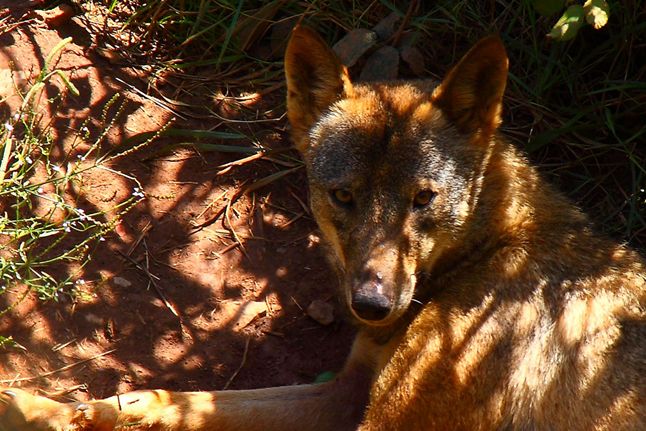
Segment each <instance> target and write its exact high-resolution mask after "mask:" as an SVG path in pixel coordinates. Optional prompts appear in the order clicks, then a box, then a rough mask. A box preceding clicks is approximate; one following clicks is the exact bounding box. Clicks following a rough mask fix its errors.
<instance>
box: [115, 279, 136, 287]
mask: <svg viewBox="0 0 646 431" xmlns="http://www.w3.org/2000/svg"><path fill="white" fill-rule="evenodd" d="M112 282H113V283H114V284H115V285H116V286H119V287H130V286H132V283H131V282H130V280H126V279H125V278H123V277H114V278H113V279H112Z"/></svg>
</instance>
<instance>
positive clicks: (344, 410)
mask: <svg viewBox="0 0 646 431" xmlns="http://www.w3.org/2000/svg"><path fill="white" fill-rule="evenodd" d="M357 341H359V340H357ZM361 344H362V343H360V342H355V348H354V349H353V354H352V355H351V357H350V359H349V360H348V363H347V365H346V367H345V368H344V370H343V372H341V373H340V374H339V376H338V377H337V378H336V379H335V380H333V381H330V382H327V383H323V384H315V385H297V386H284V387H276V388H267V389H257V390H246V391H219V392H169V391H163V390H150V391H137V392H130V393H126V394H123V395H119V396H113V397H110V398H107V399H104V400H97V401H92V402H88V403H70V404H61V403H57V402H55V401H52V400H49V399H46V398H42V397H37V396H33V395H30V394H28V393H26V392H24V391H21V390H17V389H6V390H4V391H1V392H0V431H9V430H11V431H28V430H29V431H45V430H47V431H50V430H56V431H80V430H84V431H90V430H91V431H112V430H164V431H179V430H182V431H215V430H227V431H228V430H244V431H255V430H258V431H261V430H262V431H271V430H281V431H283V430H284V431H288V430H299V431H300V430H313V431H314V430H316V431H318V430H346V429H347V430H351V429H355V428H356V426H357V425H358V423H359V422H360V421H361V419H362V416H363V412H364V410H365V406H366V403H367V400H368V393H369V390H370V385H371V384H372V378H373V373H374V371H373V369H372V367H371V364H370V363H366V362H365V361H364V359H366V358H368V357H370V356H371V355H370V354H367V352H366V351H365V350H366V349H364V348H357V346H358V345H361ZM364 344H365V343H364Z"/></svg>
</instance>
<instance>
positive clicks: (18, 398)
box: [0, 388, 113, 431]
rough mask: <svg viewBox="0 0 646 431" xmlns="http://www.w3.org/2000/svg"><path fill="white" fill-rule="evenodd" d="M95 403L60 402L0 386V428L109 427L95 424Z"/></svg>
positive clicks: (87, 430)
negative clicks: (93, 404) (0, 387)
mask: <svg viewBox="0 0 646 431" xmlns="http://www.w3.org/2000/svg"><path fill="white" fill-rule="evenodd" d="M94 410H95V409H94V407H93V406H92V405H90V404H85V403H72V404H62V403H59V402H56V401H53V400H50V399H48V398H43V397H39V396H36V395H32V394H30V393H28V392H25V391H23V390H21V389H14V388H7V389H0V431H111V430H112V429H113V427H112V426H103V427H101V426H97V425H96V424H95V423H94V420H93V418H94V417H95V416H96V412H95V411H94Z"/></svg>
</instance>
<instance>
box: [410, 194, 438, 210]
mask: <svg viewBox="0 0 646 431" xmlns="http://www.w3.org/2000/svg"><path fill="white" fill-rule="evenodd" d="M434 197H435V193H433V192H432V191H430V190H422V191H421V192H419V193H417V194H416V195H415V198H413V206H414V207H415V208H422V207H425V206H427V205H428V204H430V203H431V202H432V201H433V198H434Z"/></svg>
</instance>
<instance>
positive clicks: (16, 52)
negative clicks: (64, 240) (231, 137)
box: [0, 0, 353, 400]
mask: <svg viewBox="0 0 646 431" xmlns="http://www.w3.org/2000/svg"><path fill="white" fill-rule="evenodd" d="M37 3H38V2H27V1H15V0H0V19H1V20H2V22H3V28H4V29H9V31H5V32H3V33H2V34H0V71H1V72H2V74H1V75H0V92H1V94H0V100H2V106H1V111H2V115H3V117H4V118H6V117H5V116H6V115H10V113H11V112H13V111H14V110H15V109H16V107H17V106H18V104H19V103H20V99H18V98H17V96H15V86H17V87H24V86H25V85H28V84H29V83H30V82H33V79H34V76H35V75H37V74H38V72H39V70H40V68H41V67H42V66H43V62H44V60H45V58H46V56H47V54H48V53H49V52H50V51H51V49H52V48H53V47H54V46H55V45H56V44H57V43H59V42H60V41H61V40H62V39H63V38H65V37H68V36H71V37H72V38H73V41H72V42H71V43H69V44H68V45H67V46H66V48H65V49H64V51H63V52H62V54H61V55H60V58H58V57H57V58H58V60H57V62H56V67H57V68H58V69H59V70H62V71H63V72H64V73H66V74H67V75H68V76H70V77H71V80H72V82H73V83H74V84H75V85H76V87H77V88H78V89H79V91H80V93H81V95H80V96H79V97H66V98H65V99H64V100H63V102H62V103H61V104H59V106H57V107H56V108H55V109H54V108H52V107H47V106H45V107H44V108H43V109H44V111H43V112H42V115H43V116H44V118H46V119H47V118H51V119H52V124H53V127H52V131H53V132H52V138H53V140H54V142H55V146H54V151H53V153H52V158H53V159H54V160H56V158H57V157H58V158H59V159H62V158H64V157H66V154H67V155H69V153H71V154H72V155H73V154H74V153H75V152H78V153H79V154H80V153H81V152H82V151H83V150H84V147H83V146H82V145H81V146H78V147H73V146H74V145H76V144H75V141H74V139H73V137H74V136H76V134H77V133H78V131H79V130H80V129H81V128H82V127H86V126H87V127H88V129H89V133H93V134H100V133H101V130H103V128H104V127H105V125H104V124H99V122H98V121H97V120H96V119H97V118H99V117H100V116H101V113H102V110H103V109H104V107H105V106H106V104H107V103H108V101H109V100H111V98H113V96H114V95H120V103H123V112H121V114H120V115H118V118H117V121H116V122H115V124H114V126H113V127H111V128H110V129H109V133H108V136H107V145H108V146H112V147H114V148H115V149H119V145H122V143H123V142H124V139H126V138H128V137H130V136H134V135H137V134H139V133H142V132H150V131H156V130H159V129H160V128H161V127H163V126H164V125H165V124H167V123H168V122H169V121H171V119H172V118H173V117H175V121H174V123H173V127H176V128H190V129H201V130H209V129H212V128H214V127H216V125H217V124H218V121H219V120H216V119H214V118H209V117H208V116H206V115H205V116H203V118H196V117H195V116H193V117H187V116H185V117H186V118H188V119H187V120H183V119H182V118H181V117H179V116H178V115H177V114H179V115H181V110H177V111H175V112H173V111H172V110H171V109H170V108H168V106H167V105H164V106H161V105H163V104H160V103H158V102H157V101H156V100H155V99H153V98H150V97H145V96H143V95H144V94H145V93H146V91H147V86H146V79H147V78H148V77H149V76H148V74H147V73H148V72H147V71H146V70H144V69H142V68H134V67H132V68H128V67H123V66H121V65H119V64H118V63H119V62H118V61H117V62H114V61H111V59H110V58H109V57H106V56H105V55H100V52H99V51H98V50H97V49H96V46H95V42H96V40H97V36H98V35H97V34H96V33H93V32H95V30H92V28H90V27H88V26H87V25H86V24H85V21H84V20H82V19H80V17H78V16H76V17H73V18H71V19H67V20H64V21H63V22H50V21H48V20H47V19H45V18H43V17H42V16H39V15H38V14H34V13H33V10H34V6H33V5H34V4H37ZM30 10H31V12H30ZM61 88H62V84H61V83H60V82H59V81H56V80H53V82H52V84H50V85H48V86H47V87H46V89H45V91H46V93H47V96H48V97H54V96H55V95H56V94H58V92H60V91H61ZM277 93H280V92H277ZM270 102H271V101H268V102H266V103H264V104H262V106H260V105H259V106H257V107H252V109H256V110H258V112H259V113H261V114H262V118H264V119H266V120H267V121H268V123H266V124H265V123H263V124H262V127H260V128H259V129H258V130H256V131H254V133H257V136H258V139H259V140H260V141H261V143H262V144H263V145H264V146H267V147H269V148H273V149H275V148H287V147H288V145H289V143H288V141H287V138H286V134H285V131H284V127H285V122H284V120H283V119H282V118H281V112H274V111H273V110H272V107H271V106H269V105H270ZM113 109H115V108H113ZM259 115H260V114H259ZM88 118H91V119H93V120H91V121H90V122H89V123H86V120H87V119H88ZM166 143H167V142H164V140H160V143H157V142H155V143H154V144H152V145H150V146H147V147H146V148H143V149H141V150H138V151H135V152H133V153H132V154H129V155H128V156H126V157H121V158H117V159H116V160H114V161H113V162H111V166H110V167H111V168H112V169H113V170H115V171H120V172H123V173H126V174H127V175H130V176H132V177H135V178H137V179H138V180H139V182H140V183H141V185H142V186H143V190H144V192H145V193H146V196H147V198H146V199H145V200H144V201H142V202H141V203H139V204H138V205H137V206H136V207H135V208H134V209H133V210H132V211H131V212H130V213H129V214H128V215H127V217H126V218H125V219H124V220H123V221H122V222H121V223H120V224H119V225H118V226H117V229H116V230H115V232H114V233H112V234H111V235H109V236H108V237H106V238H105V239H106V241H105V242H103V243H102V245H101V246H100V247H98V248H97V249H96V251H94V252H93V255H92V260H91V262H90V264H89V266H87V267H85V268H84V269H83V273H82V282H80V283H83V284H82V285H81V284H80V285H79V289H80V290H81V292H82V295H79V296H77V298H76V299H75V300H74V301H72V300H70V299H69V298H67V297H65V296H62V297H61V298H60V300H59V301H58V302H56V301H50V302H47V303H42V302H40V301H37V300H36V298H35V297H34V296H33V295H31V294H30V295H28V296H27V297H26V298H25V299H24V300H22V301H19V302H18V305H17V306H16V307H15V308H13V309H11V310H10V311H9V312H7V313H5V314H3V315H1V316H0V334H1V335H5V336H8V335H11V336H12V337H13V339H14V340H15V341H16V342H17V343H18V346H16V347H13V348H10V349H6V350H0V380H2V382H1V383H0V384H2V385H15V386H17V387H23V388H33V389H35V390H36V389H37V390H40V391H42V393H45V394H48V395H50V396H55V397H58V399H62V400H65V399H78V400H86V399H89V398H101V397H105V396H109V395H112V394H114V393H117V392H118V393H123V392H126V391H130V390H135V389H139V388H165V389H173V390H214V389H222V388H225V387H228V388H232V389H233V388H253V387H264V386H274V385H289V384H294V383H303V382H311V381H313V380H314V379H315V378H316V376H317V375H319V374H320V373H322V372H325V371H328V370H333V371H334V370H338V369H339V368H340V367H341V366H342V364H343V361H344V359H345V357H346V354H347V352H348V350H349V347H350V341H351V337H352V333H353V330H352V328H351V326H350V325H348V324H347V323H344V320H343V318H342V316H341V315H340V307H339V306H338V304H337V303H336V299H335V288H336V281H335V278H334V276H333V275H332V274H331V273H330V271H329V269H328V267H327V265H326V263H325V260H324V258H323V253H322V250H321V246H320V244H319V233H318V232H317V230H316V226H315V223H314V222H313V220H312V218H311V216H310V214H309V212H308V210H307V206H306V204H305V203H306V202H307V194H306V193H307V192H306V188H305V185H304V181H305V178H304V172H303V171H302V169H296V170H295V171H294V172H293V173H290V174H289V175H285V176H284V177H282V178H280V179H279V180H276V181H274V182H272V183H271V184H270V185H268V186H266V187H263V188H260V189H258V190H256V191H255V192H254V193H251V194H248V195H245V196H241V197H240V198H239V199H237V200H235V202H234V203H233V204H232V205H231V208H230V210H229V211H227V214H228V220H225V217H224V215H223V213H222V211H221V210H222V209H223V208H224V207H225V206H226V203H227V202H230V201H231V200H232V199H233V197H234V196H235V195H236V194H237V193H238V192H239V191H240V190H241V188H242V187H243V186H244V185H247V184H250V183H252V182H253V181H255V180H257V179H260V178H263V177H266V176H267V175H270V174H273V173H276V172H280V171H284V170H285V169H286V168H285V167H284V166H279V165H277V164H275V163H272V162H271V161H266V160H265V161H258V162H255V163H249V164H246V165H244V166H240V167H234V168H233V169H231V171H230V172H228V173H227V174H225V175H218V174H217V173H218V171H219V170H220V168H218V167H219V166H221V165H223V164H225V163H227V162H231V161H234V160H237V159H239V158H240V156H239V155H227V154H224V153H217V152H198V151H196V150H195V149H192V148H190V147H185V148H182V149H174V150H170V151H164V152H160V151H159V148H158V147H156V146H157V145H165V144H166ZM246 145H248V143H247V144H246ZM165 148H168V147H167V146H166V145H165ZM293 155H294V156H296V154H295V153H294V154H293ZM135 185H136V184H134V183H133V182H132V181H129V180H128V178H127V177H125V176H123V175H119V176H116V175H114V174H112V173H111V172H109V171H97V170H94V171H92V174H91V175H86V176H83V178H82V186H80V191H78V190H77V191H78V196H77V202H78V204H79V206H81V207H83V208H84V209H85V210H86V212H90V211H97V210H102V209H106V208H111V207H114V206H115V205H116V204H117V203H118V202H121V201H122V200H123V199H125V198H126V197H127V195H128V194H129V193H131V192H132V190H133V187H134V186H135ZM216 216H217V218H216ZM205 222H208V223H206V225H205V226H204V227H203V228H201V229H196V228H195V226H196V225H199V224H204V223H205ZM231 227H232V228H233V230H234V231H235V232H236V233H237V235H239V237H240V241H241V243H242V244H243V245H242V246H240V245H239V244H238V243H237V242H236V241H235V239H233V238H232V236H231V229H230V228H231ZM22 292H23V290H21V289H20V288H16V289H13V290H9V291H8V292H7V293H6V294H4V295H0V310H2V309H5V308H6V307H8V306H9V304H11V303H12V302H13V301H15V300H16V299H19V298H20V297H21V295H22ZM315 300H319V301H324V302H325V303H327V304H329V305H330V306H332V307H333V310H334V321H333V322H332V323H331V324H328V325H323V324H321V323H318V322H317V321H315V320H313V319H312V318H311V317H309V316H308V315H307V313H306V310H307V307H308V306H309V305H310V304H311V303H312V302H313V301H315Z"/></svg>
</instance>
